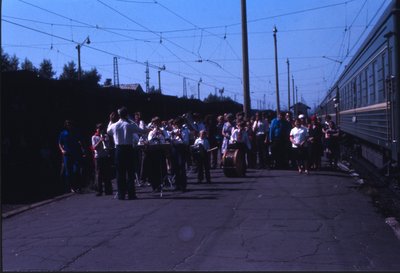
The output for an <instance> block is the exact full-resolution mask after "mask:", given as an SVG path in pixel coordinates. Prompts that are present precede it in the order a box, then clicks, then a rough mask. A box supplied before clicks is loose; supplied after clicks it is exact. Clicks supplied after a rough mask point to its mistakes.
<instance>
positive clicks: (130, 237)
mask: <svg viewBox="0 0 400 273" xmlns="http://www.w3.org/2000/svg"><path fill="white" fill-rule="evenodd" d="M212 180H213V182H212V184H196V183H195V179H194V176H193V175H192V176H191V177H190V179H189V185H188V189H189V191H188V192H186V193H181V192H172V191H170V190H168V189H167V190H166V191H164V193H163V196H162V197H160V195H159V194H157V193H151V188H150V187H140V188H137V190H138V197H139V199H138V200H125V201H120V200H117V199H114V198H113V196H101V197H96V196H95V195H94V193H86V194H73V195H69V196H67V197H65V198H62V199H58V200H55V201H54V202H49V203H46V204H43V205H41V206H37V207H33V208H31V209H30V210H27V211H24V212H21V213H19V214H16V215H14V216H12V217H9V218H5V219H3V220H2V237H3V240H2V270H3V271H205V270H207V271H208V270H218V271H220V270H226V271H260V270H261V271H280V270H283V271H292V270H297V271H298V270H304V271H361V270H362V271H365V270H373V271H389V270H392V271H393V270H394V271H398V270H400V251H399V249H400V240H399V239H398V238H397V237H396V235H395V233H394V232H393V230H392V227H391V226H389V225H388V224H387V223H386V222H385V217H384V216H383V215H382V214H381V213H379V211H378V210H377V208H376V207H375V206H374V205H373V202H372V201H371V198H370V197H369V196H367V195H365V194H363V193H361V192H360V191H359V190H357V188H356V187H354V179H353V178H352V177H350V176H349V175H348V174H347V173H345V172H341V171H331V170H323V171H319V172H312V173H311V174H310V175H308V176H307V175H304V174H302V175H299V174H298V173H297V172H296V171H294V170H249V171H248V173H247V177H243V178H227V177H225V176H224V175H223V173H222V171H221V170H220V169H218V170H212Z"/></svg>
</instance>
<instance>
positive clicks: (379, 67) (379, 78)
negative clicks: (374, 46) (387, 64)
mask: <svg viewBox="0 0 400 273" xmlns="http://www.w3.org/2000/svg"><path fill="white" fill-rule="evenodd" d="M383 59H384V57H383V56H381V58H378V59H377V61H376V68H375V69H376V70H375V81H376V88H375V92H376V95H377V98H376V100H377V102H378V103H379V102H383V100H384V99H383V98H384V96H383V87H384V85H383V82H384V80H383V79H384V73H383Z"/></svg>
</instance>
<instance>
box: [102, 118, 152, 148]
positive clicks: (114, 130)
mask: <svg viewBox="0 0 400 273" xmlns="http://www.w3.org/2000/svg"><path fill="white" fill-rule="evenodd" d="M135 133H138V134H145V133H146V130H143V129H140V128H139V127H138V126H137V124H136V123H134V122H132V123H130V122H128V121H126V120H123V119H119V120H118V121H117V122H115V123H112V122H111V121H110V123H109V124H108V127H107V134H109V135H112V136H113V137H114V143H115V145H132V146H133V145H134V144H135V143H134V139H135V138H134V134H135Z"/></svg>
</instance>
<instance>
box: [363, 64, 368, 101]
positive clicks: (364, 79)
mask: <svg viewBox="0 0 400 273" xmlns="http://www.w3.org/2000/svg"><path fill="white" fill-rule="evenodd" d="M361 94H362V100H361V106H366V105H368V92H367V69H364V70H363V71H361Z"/></svg>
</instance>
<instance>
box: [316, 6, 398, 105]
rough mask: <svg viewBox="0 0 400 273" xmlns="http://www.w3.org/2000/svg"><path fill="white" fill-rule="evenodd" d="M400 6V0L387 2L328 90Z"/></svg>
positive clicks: (342, 75) (336, 82) (341, 76)
mask: <svg viewBox="0 0 400 273" xmlns="http://www.w3.org/2000/svg"><path fill="white" fill-rule="evenodd" d="M399 8H400V0H392V2H391V3H390V4H389V6H388V7H387V8H386V9H385V11H384V12H383V14H382V15H381V17H379V19H378V21H377V22H376V24H375V26H374V27H373V28H372V30H371V31H370V32H369V34H368V36H367V38H365V39H364V41H363V42H362V44H361V46H360V47H359V48H358V50H357V51H356V53H355V54H354V56H353V57H352V58H351V59H350V61H349V62H348V64H347V65H346V67H345V69H344V70H343V71H342V73H341V74H340V76H339V77H338V79H337V80H336V81H335V83H334V84H333V85H332V87H331V88H330V89H329V90H333V89H334V87H335V86H336V85H338V82H339V81H340V80H341V79H342V78H343V77H344V75H345V74H346V73H347V71H348V70H350V68H351V67H352V65H353V64H354V63H355V61H356V60H357V59H358V58H359V56H360V54H361V53H362V52H363V51H364V49H365V47H366V45H367V44H369V43H370V41H371V40H372V39H373V38H374V36H375V35H376V32H377V31H378V30H379V28H380V27H381V26H382V24H383V23H384V22H386V21H387V20H388V19H389V17H390V16H392V14H396V13H398V12H399ZM329 95H330V92H328V93H327V94H326V96H325V97H324V99H323V100H322V101H321V102H324V101H326V100H327V98H328V97H329Z"/></svg>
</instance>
